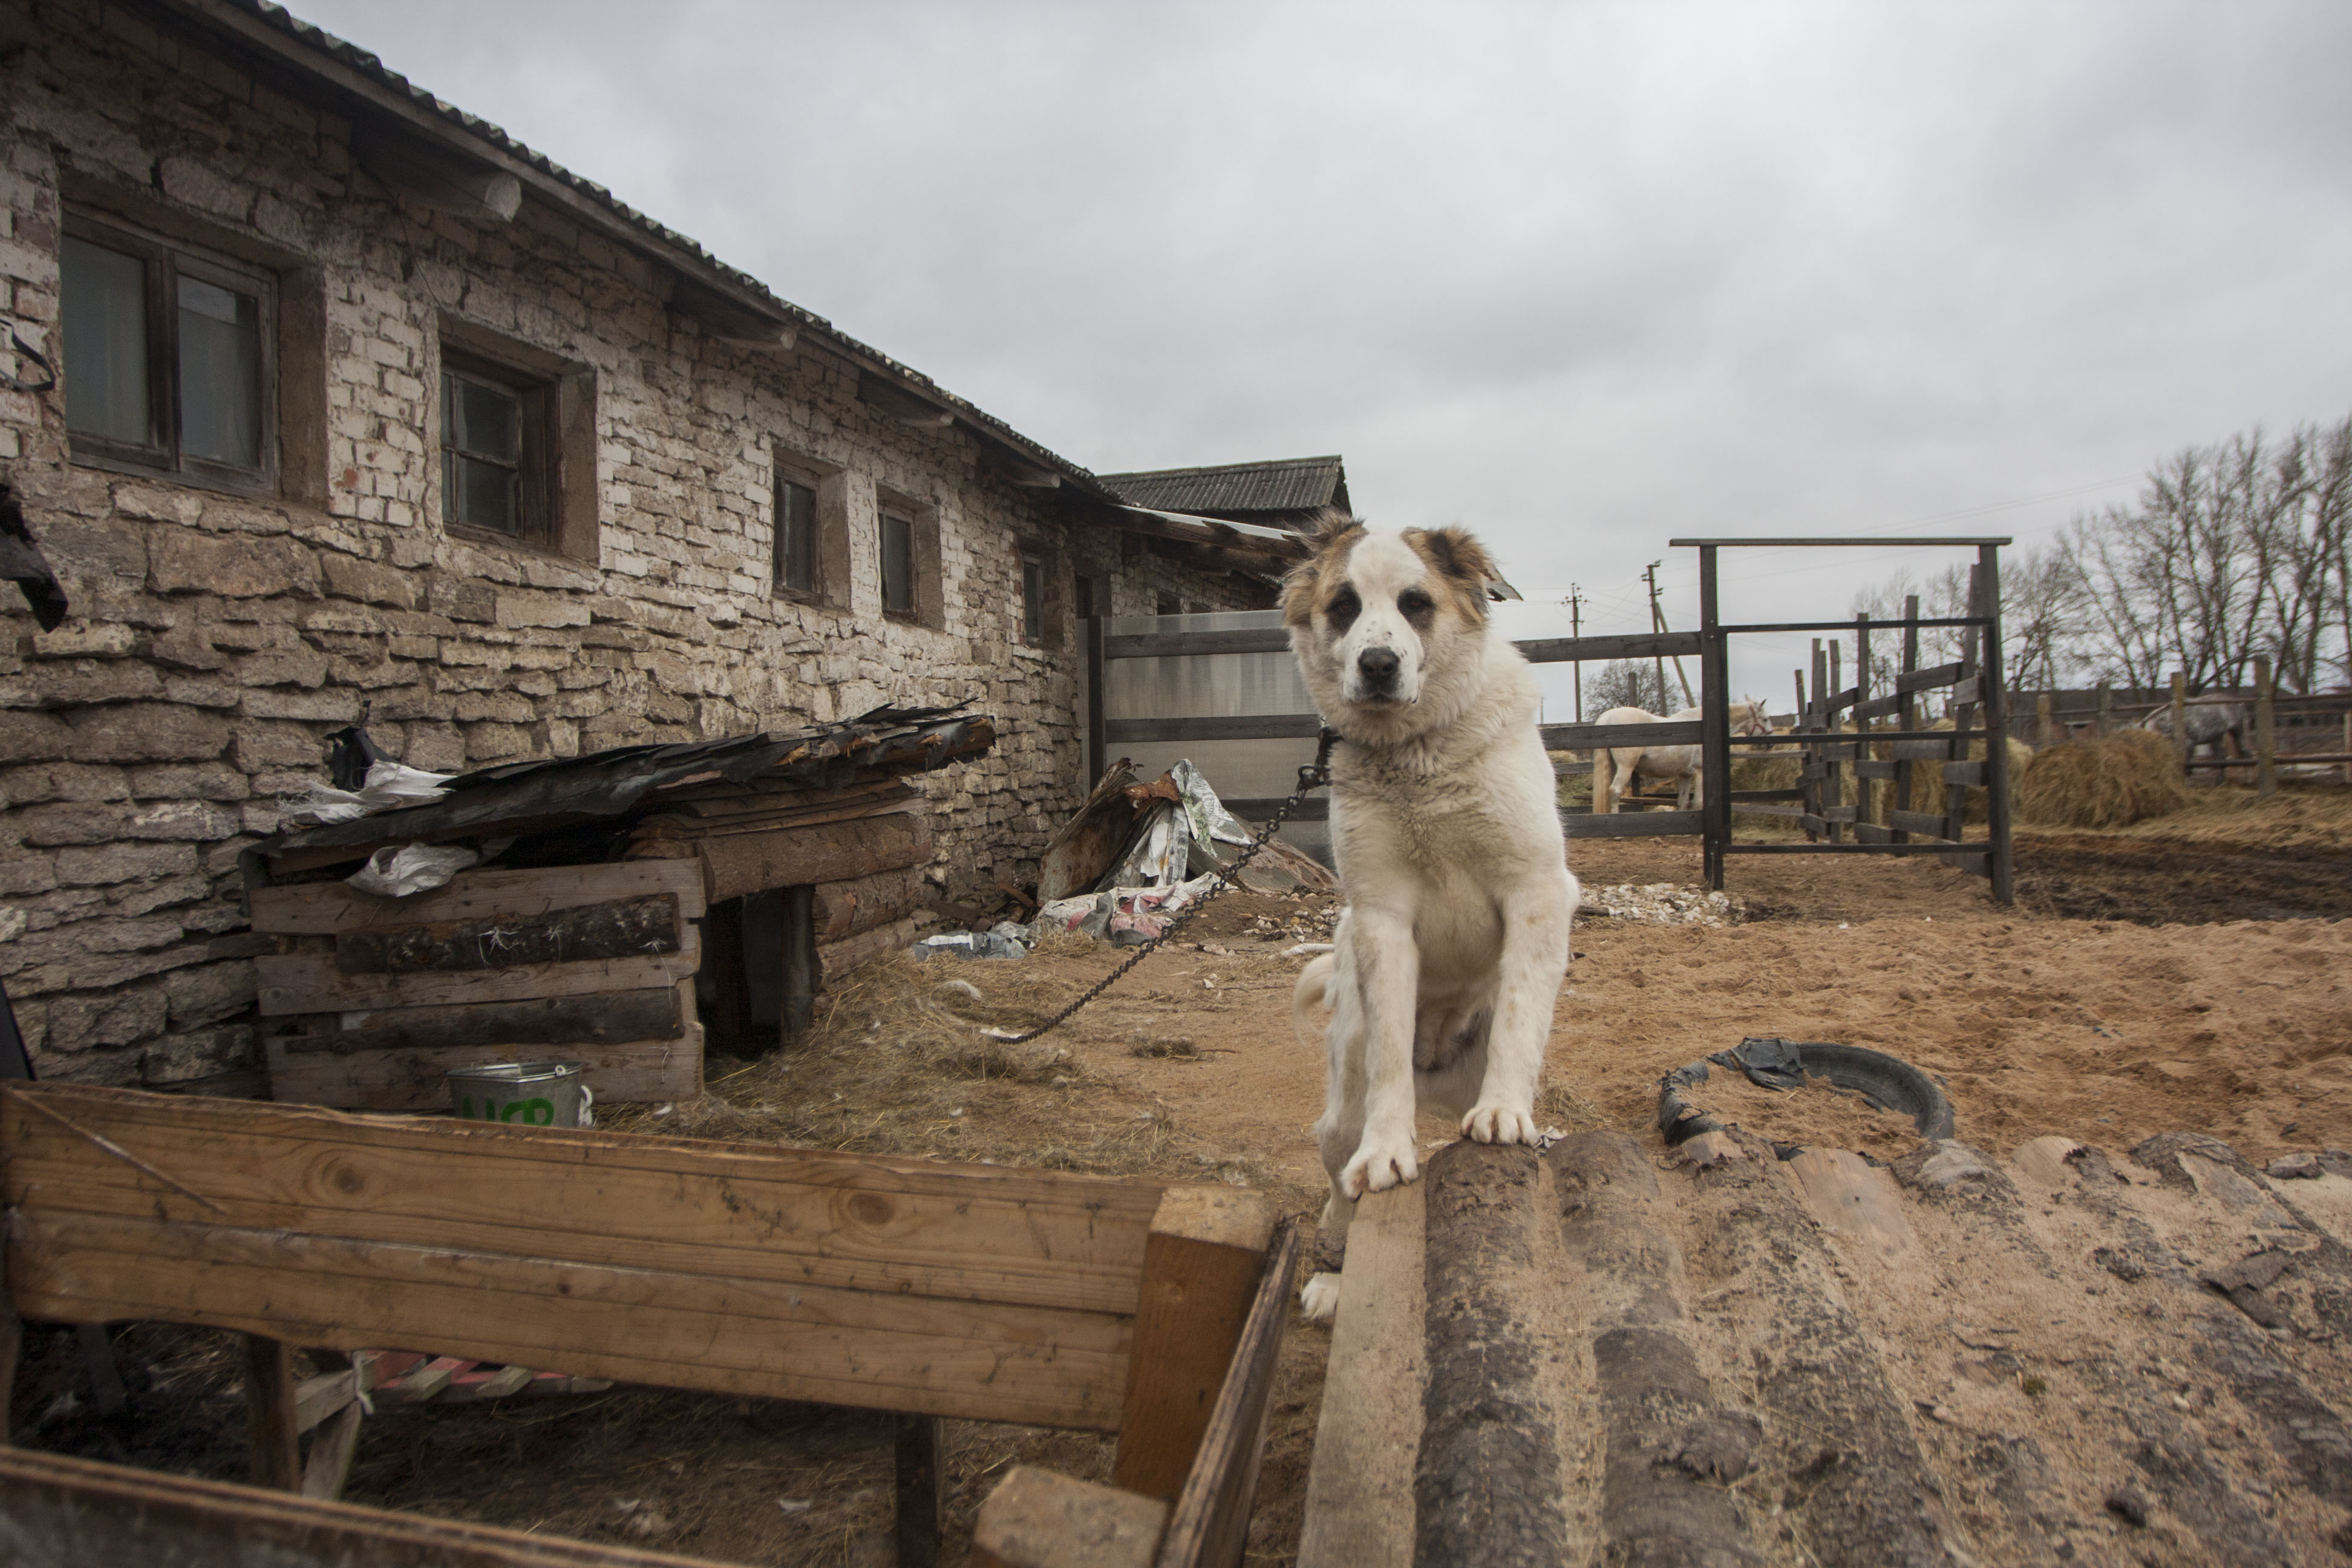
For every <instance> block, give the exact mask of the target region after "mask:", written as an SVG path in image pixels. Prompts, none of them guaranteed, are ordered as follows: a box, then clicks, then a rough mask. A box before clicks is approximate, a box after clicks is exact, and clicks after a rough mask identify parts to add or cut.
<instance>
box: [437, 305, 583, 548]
mask: <svg viewBox="0 0 2352 1568" xmlns="http://www.w3.org/2000/svg"><path fill="white" fill-rule="evenodd" d="M450 374H457V375H459V376H462V377H464V378H465V379H467V380H468V381H472V382H476V383H478V384H481V385H484V386H488V387H490V388H492V389H493V390H495V391H499V392H503V393H506V394H508V395H510V396H512V397H513V398H514V399H515V401H516V403H517V404H518V405H519V411H520V415H521V423H522V428H521V430H520V442H519V446H518V452H517V456H518V459H519V460H518V462H517V465H516V469H515V479H516V517H515V521H516V531H514V532H512V533H502V532H500V531H499V530H497V529H495V528H485V527H482V526H480V525H478V524H476V523H468V522H463V521H459V520H458V519H457V518H456V517H454V516H452V515H451V514H450V508H449V504H448V502H449V454H450V452H451V450H452V448H451V447H450V445H449V431H448V429H447V427H446V425H445V424H444V423H443V419H442V407H443V396H442V382H443V380H444V378H446V377H447V376H448V375H450ZM563 379H564V378H562V377H561V376H557V375H551V374H547V373H545V372H543V371H539V370H534V369H530V368H528V367H526V366H523V365H520V364H517V363H515V362H514V361H512V360H508V359H502V358H500V357H499V356H498V355H496V354H495V353H483V352H482V351H481V350H479V349H478V348H475V347H473V346H472V345H470V344H457V343H452V342H447V341H446V339H445V340H444V341H443V342H442V344H441V355H440V363H438V364H437V365H436V366H435V367H434V378H433V392H434V397H433V424H434V430H433V450H434V457H435V459H436V462H437V463H438V464H439V465H440V472H439V474H438V475H436V479H435V484H434V490H433V496H434V505H435V506H436V507H437V508H438V509H439V510H440V513H441V527H442V531H444V532H446V534H448V536H449V537H450V538H452V539H462V540H465V541H467V542H469V543H478V544H493V545H497V546H499V547H500V548H502V549H508V550H527V551H530V552H536V553H540V554H545V555H554V556H559V557H562V558H563V559H565V560H577V561H583V562H586V563H593V561H594V559H595V557H594V555H593V553H589V552H581V551H576V550H573V549H571V548H568V547H567V545H568V542H569V539H570V536H571V535H572V533H573V532H574V530H573V529H572V528H571V527H570V526H569V524H568V520H567V519H566V518H565V516H564V506H565V499H566V498H565V494H564V491H565V485H564V473H563V460H564V454H563V447H564V441H563V438H562V397H563V386H562V383H563ZM590 537H591V538H592V539H593V533H592V534H591V535H590Z"/></svg>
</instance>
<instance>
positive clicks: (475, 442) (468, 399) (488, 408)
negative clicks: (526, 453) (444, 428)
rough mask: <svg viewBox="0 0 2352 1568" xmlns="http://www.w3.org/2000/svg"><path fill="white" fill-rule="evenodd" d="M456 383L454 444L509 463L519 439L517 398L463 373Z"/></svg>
mask: <svg viewBox="0 0 2352 1568" xmlns="http://www.w3.org/2000/svg"><path fill="white" fill-rule="evenodd" d="M451 379H452V380H454V381H456V382H457V398H456V402H457V432H456V437H457V438H456V445H457V447H458V449H459V450H461V451H467V452H471V453H473V454H475V455H476V456H477V457H482V458H499V460H500V461H503V462H509V463H511V462H513V461H514V460H515V458H516V457H517V455H518V454H517V448H518V447H520V444H521V439H522V411H521V408H520V405H519V403H518V401H517V400H516V399H515V398H513V397H510V396H509V395H507V394H505V393H503V392H500V391H499V389H498V388H497V387H494V386H484V385H483V384H481V383H479V382H478V381H468V380H467V379H466V378H465V377H464V376H454V377H452V378H451Z"/></svg>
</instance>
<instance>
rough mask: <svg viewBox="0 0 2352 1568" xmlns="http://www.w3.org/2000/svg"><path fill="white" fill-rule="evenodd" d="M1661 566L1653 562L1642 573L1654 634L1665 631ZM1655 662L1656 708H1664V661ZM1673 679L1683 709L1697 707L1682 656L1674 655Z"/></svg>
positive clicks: (1665, 699)
mask: <svg viewBox="0 0 2352 1568" xmlns="http://www.w3.org/2000/svg"><path fill="white" fill-rule="evenodd" d="M1663 564H1664V563H1663V562H1658V561H1653V562H1651V563H1649V565H1648V566H1646V567H1644V568H1643V571H1642V577H1643V581H1645V582H1647V583H1648V584H1650V629H1651V630H1652V631H1654V632H1664V630H1665V629H1666V613H1665V611H1664V610H1662V609H1660V608H1659V607H1658V568H1659V567H1660V566H1661V565H1663ZM1655 662H1656V664H1657V667H1658V706H1659V707H1661V708H1664V706H1665V705H1666V702H1667V696H1666V661H1665V660H1664V658H1657V659H1656V660H1655ZM1675 679H1676V680H1679V681H1681V682H1682V687H1683V706H1684V707H1685V708H1696V707H1697V706H1698V700H1697V699H1696V698H1694V697H1693V696H1692V695H1691V689H1690V677H1689V676H1688V675H1685V673H1683V656H1682V655H1680V654H1676V655H1675Z"/></svg>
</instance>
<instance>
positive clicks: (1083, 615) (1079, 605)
mask: <svg viewBox="0 0 2352 1568" xmlns="http://www.w3.org/2000/svg"><path fill="white" fill-rule="evenodd" d="M1070 613H1071V614H1072V615H1074V616H1076V617H1077V618H1078V619H1079V620H1082V621H1090V620H1093V619H1094V618H1095V580H1094V579H1093V578H1091V577H1089V576H1087V574H1085V573H1083V572H1081V573H1079V574H1077V575H1076V577H1074V578H1072V579H1071V580H1070Z"/></svg>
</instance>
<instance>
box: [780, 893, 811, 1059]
mask: <svg viewBox="0 0 2352 1568" xmlns="http://www.w3.org/2000/svg"><path fill="white" fill-rule="evenodd" d="M783 928H784V1006H783V1029H782V1034H783V1039H784V1041H786V1042H789V1041H792V1040H796V1039H798V1038H800V1037H802V1036H803V1035H805V1034H807V1033H808V1028H809V1025H810V1024H811V1023H812V1022H813V1021H814V1018H815V1016H816V981H817V959H816V889H815V888H814V887H813V886H811V885H810V884H808V883H806V882H803V883H801V884H800V885H799V886H797V887H792V888H786V889H784V920H783Z"/></svg>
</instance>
